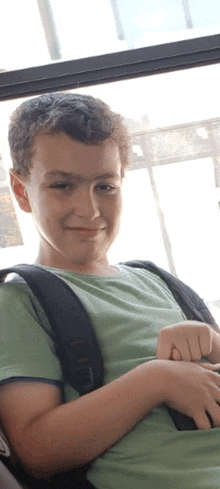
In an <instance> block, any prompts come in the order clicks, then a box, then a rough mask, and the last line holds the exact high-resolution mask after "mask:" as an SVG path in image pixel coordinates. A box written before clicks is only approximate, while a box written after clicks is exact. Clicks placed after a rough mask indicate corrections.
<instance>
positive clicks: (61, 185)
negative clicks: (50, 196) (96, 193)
mask: <svg viewBox="0 0 220 489" xmlns="http://www.w3.org/2000/svg"><path fill="white" fill-rule="evenodd" d="M50 188H55V190H70V188H71V185H70V184H69V183H65V182H62V183H53V184H52V185H51V186H50Z"/></svg>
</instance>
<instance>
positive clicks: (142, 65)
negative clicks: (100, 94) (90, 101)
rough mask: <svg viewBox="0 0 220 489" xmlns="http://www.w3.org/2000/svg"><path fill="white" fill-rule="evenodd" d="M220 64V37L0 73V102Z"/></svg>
mask: <svg viewBox="0 0 220 489" xmlns="http://www.w3.org/2000/svg"><path fill="white" fill-rule="evenodd" d="M219 62H220V34H216V35H213V36H206V37H199V38H195V39H187V40H184V41H177V42H172V43H167V44H159V45H156V46H150V47H144V48H139V49H131V50H127V51H121V52H117V53H110V54H105V55H100V56H94V57H89V58H83V59H77V60H71V61H62V62H57V63H51V64H47V65H42V66H37V67H32V68H25V69H22V70H14V71H5V72H2V73H0V101H4V100H11V99H16V98H20V97H28V96H33V95H40V94H42V93H48V92H54V91H61V90H68V89H76V88H81V87H86V86H87V87H89V86H92V85H98V84H101V83H102V84H103V83H109V82H115V81H119V80H129V79H132V78H138V77H141V76H149V75H154V74H159V73H168V72H171V71H178V70H183V69H189V68H195V67H200V66H208V65H211V64H216V63H219Z"/></svg>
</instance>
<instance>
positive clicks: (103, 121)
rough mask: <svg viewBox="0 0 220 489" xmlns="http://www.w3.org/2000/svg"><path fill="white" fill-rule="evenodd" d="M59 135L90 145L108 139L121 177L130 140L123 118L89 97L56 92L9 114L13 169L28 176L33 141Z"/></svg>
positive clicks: (97, 100)
mask: <svg viewBox="0 0 220 489" xmlns="http://www.w3.org/2000/svg"><path fill="white" fill-rule="evenodd" d="M61 132H64V133H66V134H67V135H69V136H70V137H72V138H73V139H75V140H77V141H81V142H82V143H85V144H87V145H92V146H96V145H100V144H101V143H102V142H103V141H105V140H107V139H112V140H113V141H115V142H116V144H117V146H118V148H119V153H120V158H121V167H122V175H123V174H124V170H125V168H127V167H128V166H129V163H130V137H129V134H128V130H127V128H126V126H125V124H124V122H123V117H122V116H121V115H119V114H117V113H115V112H112V110H111V109H110V108H109V106H108V105H107V104H105V103H104V102H102V101H101V100H99V99H96V98H94V97H91V96H89V95H81V94H77V93H59V92H58V93H51V94H46V95H41V96H39V97H34V98H32V99H30V100H27V101H25V102H23V103H22V104H21V105H20V106H19V107H18V108H17V109H16V110H15V111H14V113H13V114H12V117H11V121H10V125H9V133H8V139H9V146H10V151H11V157H12V161H13V166H14V169H15V170H16V171H17V172H18V173H19V174H20V175H21V176H24V177H28V175H29V174H30V168H31V157H32V149H33V144H34V138H35V137H36V136H37V135H38V134H58V133H61Z"/></svg>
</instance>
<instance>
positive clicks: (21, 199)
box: [10, 169, 32, 212]
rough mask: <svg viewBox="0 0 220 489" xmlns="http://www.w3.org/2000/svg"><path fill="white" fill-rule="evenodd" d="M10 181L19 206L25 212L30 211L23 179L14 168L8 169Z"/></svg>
mask: <svg viewBox="0 0 220 489" xmlns="http://www.w3.org/2000/svg"><path fill="white" fill-rule="evenodd" d="M10 181H11V188H12V191H13V194H14V196H15V198H16V200H17V202H18V204H19V207H20V208H21V209H22V210H23V211H25V212H32V209H31V206H30V202H29V198H28V194H27V190H26V185H25V180H24V179H23V178H22V177H21V176H20V175H19V173H17V172H16V171H15V170H14V169H11V170H10Z"/></svg>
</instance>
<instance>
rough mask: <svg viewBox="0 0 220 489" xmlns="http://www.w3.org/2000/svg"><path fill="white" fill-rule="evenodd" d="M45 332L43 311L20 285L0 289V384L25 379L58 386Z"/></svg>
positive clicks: (56, 364)
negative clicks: (40, 380)
mask: <svg viewBox="0 0 220 489" xmlns="http://www.w3.org/2000/svg"><path fill="white" fill-rule="evenodd" d="M39 318H41V320H40V319H39ZM42 322H43V323H44V327H42ZM49 329H50V326H49V324H48V321H47V318H46V317H45V315H44V312H43V310H42V309H41V308H40V306H39V304H38V303H37V300H36V298H34V296H33V294H32V293H31V292H29V290H27V288H26V286H25V285H24V284H15V283H14V284H13V283H10V282H8V283H5V284H3V285H1V286H0V383H4V382H7V381H9V380H12V379H15V380H16V379H17V380H18V379H20V378H28V380H29V379H32V380H38V379H42V380H44V381H48V382H53V383H57V384H61V382H62V371H61V366H60V362H59V360H58V358H57V357H56V355H55V351H54V345H53V341H52V339H51V338H50V335H49V334H48V333H47V331H49Z"/></svg>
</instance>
